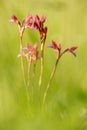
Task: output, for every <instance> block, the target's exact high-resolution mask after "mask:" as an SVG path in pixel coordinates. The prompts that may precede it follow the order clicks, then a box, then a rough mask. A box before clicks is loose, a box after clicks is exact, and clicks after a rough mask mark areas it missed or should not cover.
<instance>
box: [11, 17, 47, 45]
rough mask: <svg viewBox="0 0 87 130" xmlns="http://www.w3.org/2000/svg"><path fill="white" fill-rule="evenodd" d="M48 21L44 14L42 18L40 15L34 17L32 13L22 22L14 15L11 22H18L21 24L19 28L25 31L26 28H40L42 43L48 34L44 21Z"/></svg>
mask: <svg viewBox="0 0 87 130" xmlns="http://www.w3.org/2000/svg"><path fill="white" fill-rule="evenodd" d="M45 21H46V17H45V16H44V15H42V17H41V18H40V17H39V16H38V15H36V16H35V17H33V16H32V15H28V16H27V17H26V18H25V19H24V20H23V21H22V22H20V21H19V20H18V18H17V17H16V16H15V15H13V16H12V17H11V19H10V20H9V22H13V23H17V24H18V26H19V30H20V29H21V32H22V33H23V31H24V29H25V28H31V29H33V30H38V31H39V34H40V40H41V43H43V42H44V43H45V40H46V35H47V27H46V26H45V27H44V23H45Z"/></svg>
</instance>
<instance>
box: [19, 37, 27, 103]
mask: <svg viewBox="0 0 87 130" xmlns="http://www.w3.org/2000/svg"><path fill="white" fill-rule="evenodd" d="M20 53H21V70H22V74H23V80H24V84H25V89H26V94H27V100H28V101H29V95H28V89H27V84H26V79H25V73H24V64H23V56H22V36H20Z"/></svg>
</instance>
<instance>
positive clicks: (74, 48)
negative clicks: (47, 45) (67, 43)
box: [63, 46, 78, 56]
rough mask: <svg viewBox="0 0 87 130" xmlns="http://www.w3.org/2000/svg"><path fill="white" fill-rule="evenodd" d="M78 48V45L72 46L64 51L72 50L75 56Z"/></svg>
mask: <svg viewBox="0 0 87 130" xmlns="http://www.w3.org/2000/svg"><path fill="white" fill-rule="evenodd" d="M77 48H78V47H77V46H72V47H70V48H67V49H65V50H64V52H63V53H65V52H71V53H72V54H73V55H74V56H76V53H75V50H76V49H77Z"/></svg>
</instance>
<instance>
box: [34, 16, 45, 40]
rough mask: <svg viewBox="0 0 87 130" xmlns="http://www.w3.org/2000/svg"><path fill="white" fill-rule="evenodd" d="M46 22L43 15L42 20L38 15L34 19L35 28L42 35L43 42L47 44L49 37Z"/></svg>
mask: <svg viewBox="0 0 87 130" xmlns="http://www.w3.org/2000/svg"><path fill="white" fill-rule="evenodd" d="M45 21H46V17H45V16H44V15H43V16H42V17H41V19H40V18H39V16H38V15H36V16H35V18H34V28H35V29H37V30H38V31H39V33H40V40H41V42H45V39H46V35H47V27H44V22H45Z"/></svg>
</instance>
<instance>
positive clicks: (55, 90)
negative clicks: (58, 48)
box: [0, 0, 87, 130]
mask: <svg viewBox="0 0 87 130" xmlns="http://www.w3.org/2000/svg"><path fill="white" fill-rule="evenodd" d="M13 14H15V15H17V17H18V18H19V19H20V20H22V19H23V18H25V16H26V15H27V14H32V15H35V14H38V15H40V16H42V15H43V14H45V15H46V17H47V20H46V25H47V26H48V35H47V40H46V46H47V44H49V43H51V40H55V41H56V42H60V43H61V44H62V49H64V48H66V47H70V46H73V45H76V46H78V49H77V50H76V53H77V57H76V58H74V57H73V56H72V55H71V54H69V53H67V54H66V55H65V56H64V57H63V58H62V59H61V60H60V62H59V65H58V68H57V71H56V74H55V77H54V79H53V81H52V84H51V87H50V89H49V92H48V95H47V99H46V104H45V106H44V107H43V108H41V107H40V106H39V105H38V104H39V103H38V94H37V87H38V85H37V83H38V77H39V68H40V62H39V61H38V64H37V70H36V76H35V81H33V84H34V89H35V92H34V95H35V96H34V101H33V102H31V103H29V104H28V103H27V99H26V91H25V86H24V82H23V76H22V73H21V67H20V59H18V58H17V55H18V54H19V34H18V28H17V25H16V24H12V23H9V22H8V21H9V19H10V18H11V16H12V15H13ZM36 41H37V42H39V36H38V33H37V32H32V31H30V30H27V31H26V32H25V34H24V39H23V45H24V44H25V43H26V42H30V43H32V45H33V44H34V42H36ZM46 46H45V63H44V76H43V83H42V92H41V101H42V97H43V92H44V90H45V88H46V85H47V82H48V79H49V76H50V73H51V71H52V68H53V66H54V63H55V60H56V55H55V53H54V52H53V50H51V49H48V48H47V47H46ZM25 66H26V61H25ZM25 71H27V69H25ZM31 75H32V74H31ZM31 81H32V79H31ZM24 129H25V130H58V129H59V130H87V0H42V1H41V0H37V1H36V0H32V1H31V0H18V1H17V0H0V130H24Z"/></svg>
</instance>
